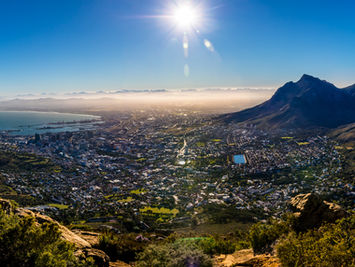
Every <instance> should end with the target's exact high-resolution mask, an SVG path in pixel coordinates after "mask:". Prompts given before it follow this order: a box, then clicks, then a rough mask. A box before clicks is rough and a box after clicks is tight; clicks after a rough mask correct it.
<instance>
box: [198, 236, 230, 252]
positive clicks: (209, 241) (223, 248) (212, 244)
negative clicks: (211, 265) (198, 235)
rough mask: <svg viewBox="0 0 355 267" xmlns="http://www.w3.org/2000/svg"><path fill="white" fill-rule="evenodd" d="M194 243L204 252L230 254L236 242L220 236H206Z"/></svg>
mask: <svg viewBox="0 0 355 267" xmlns="http://www.w3.org/2000/svg"><path fill="white" fill-rule="evenodd" d="M196 245H197V246H198V247H199V248H200V249H201V250H202V251H203V252H204V253H206V254H209V255H215V254H230V253H233V252H234V251H235V248H236V244H235V243H234V242H232V241H230V240H224V239H222V238H214V237H208V238H204V239H201V240H199V241H197V242H196Z"/></svg>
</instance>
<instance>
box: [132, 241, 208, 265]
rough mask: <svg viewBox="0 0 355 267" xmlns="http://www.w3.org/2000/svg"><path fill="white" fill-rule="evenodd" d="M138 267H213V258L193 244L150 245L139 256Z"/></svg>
mask: <svg viewBox="0 0 355 267" xmlns="http://www.w3.org/2000/svg"><path fill="white" fill-rule="evenodd" d="M136 266H137V267H179V266H200V267H212V261H211V258H210V257H209V256H208V255H206V254H205V253H203V251H202V250H201V249H200V248H199V247H198V246H197V245H196V244H194V243H192V242H174V243H169V244H161V245H150V246H148V247H147V248H146V249H145V250H144V251H143V252H142V253H140V254H139V256H138V262H137V264H136Z"/></svg>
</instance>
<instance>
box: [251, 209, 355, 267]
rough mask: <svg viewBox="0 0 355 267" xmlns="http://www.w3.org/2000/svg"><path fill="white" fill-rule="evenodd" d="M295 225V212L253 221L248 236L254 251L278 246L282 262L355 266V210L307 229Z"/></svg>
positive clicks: (300, 264)
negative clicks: (262, 221) (278, 219)
mask: <svg viewBox="0 0 355 267" xmlns="http://www.w3.org/2000/svg"><path fill="white" fill-rule="evenodd" d="M293 228H294V217H293V216H288V217H286V218H285V219H284V220H280V221H275V220H271V221H269V222H268V223H264V224H263V223H257V224H255V225H253V226H252V227H251V229H250V231H249V240H250V243H251V246H252V248H253V250H254V253H267V252H272V251H273V250H274V249H275V248H276V252H277V255H278V257H279V258H280V260H281V263H282V266H290V267H291V266H329V267H336V266H355V257H354V256H355V239H354V236H355V214H352V215H351V216H349V217H347V218H343V219H341V220H338V221H337V222H336V223H333V224H332V223H326V224H324V225H323V226H321V227H320V228H319V229H310V230H308V231H306V232H296V231H295V230H293Z"/></svg>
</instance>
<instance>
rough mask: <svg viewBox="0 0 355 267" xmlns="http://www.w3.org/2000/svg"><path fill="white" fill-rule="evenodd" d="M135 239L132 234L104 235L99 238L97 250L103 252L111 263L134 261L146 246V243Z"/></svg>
mask: <svg viewBox="0 0 355 267" xmlns="http://www.w3.org/2000/svg"><path fill="white" fill-rule="evenodd" d="M135 237H136V235H133V234H122V235H117V234H114V233H105V234H103V235H102V236H100V239H99V244H98V246H97V248H98V249H101V250H103V251H104V252H105V253H106V254H107V255H108V256H109V257H110V259H111V260H112V261H116V260H121V261H124V262H130V261H134V260H135V258H136V256H137V254H138V253H140V252H142V251H143V250H144V247H145V246H146V242H140V241H136V240H135Z"/></svg>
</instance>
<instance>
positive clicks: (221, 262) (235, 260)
mask: <svg viewBox="0 0 355 267" xmlns="http://www.w3.org/2000/svg"><path fill="white" fill-rule="evenodd" d="M213 266H215V267H232V266H233V267H234V266H250V267H266V266H267V267H278V266H281V265H280V261H279V259H278V258H276V257H274V256H271V255H266V254H262V255H257V256H254V252H253V250H252V249H242V250H239V251H236V252H234V253H233V254H228V255H224V254H222V255H220V256H217V257H215V258H214V264H213Z"/></svg>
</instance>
